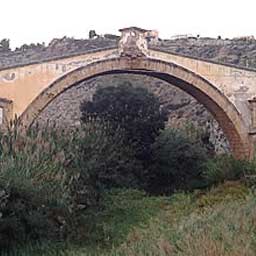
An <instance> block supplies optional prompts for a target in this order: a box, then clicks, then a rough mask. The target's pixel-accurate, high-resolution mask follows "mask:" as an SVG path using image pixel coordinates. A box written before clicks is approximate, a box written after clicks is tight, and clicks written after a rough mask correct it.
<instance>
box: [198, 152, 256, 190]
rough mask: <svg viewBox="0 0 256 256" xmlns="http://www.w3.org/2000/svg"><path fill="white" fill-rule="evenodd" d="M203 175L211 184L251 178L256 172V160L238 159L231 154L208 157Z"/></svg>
mask: <svg viewBox="0 0 256 256" xmlns="http://www.w3.org/2000/svg"><path fill="white" fill-rule="evenodd" d="M203 168H204V171H203V176H204V178H205V180H206V181H207V183H208V184H209V185H213V184H218V183H223V182H224V181H236V180H239V179H244V178H246V179H248V180H249V179H250V177H251V176H253V175H255V174H256V165H255V161H252V162H248V161H246V160H237V159H235V158H234V157H232V156H231V155H220V156H216V157H214V158H211V159H208V161H206V163H205V164H204V166H203Z"/></svg>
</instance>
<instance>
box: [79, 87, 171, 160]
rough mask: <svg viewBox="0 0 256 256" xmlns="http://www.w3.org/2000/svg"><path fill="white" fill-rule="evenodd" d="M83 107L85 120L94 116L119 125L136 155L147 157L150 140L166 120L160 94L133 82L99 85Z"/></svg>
mask: <svg viewBox="0 0 256 256" xmlns="http://www.w3.org/2000/svg"><path fill="white" fill-rule="evenodd" d="M80 108H81V112H82V117H81V119H82V121H83V122H85V123H86V122H88V119H91V118H92V117H95V118H99V119H101V120H107V121H108V122H110V124H111V125H112V127H113V129H114V130H115V129H117V128H118V127H120V128H121V129H122V130H123V132H124V139H125V143H127V144H129V145H132V146H133V149H134V150H135V152H136V156H137V158H138V159H140V160H144V161H147V160H148V158H149V157H150V147H151V144H152V143H153V142H154V141H155V138H156V137H157V136H158V135H159V133H160V130H161V129H163V128H164V126H165V121H166V120H167V114H166V112H165V111H164V109H163V108H161V106H160V102H159V100H158V98H157V97H156V96H155V95H154V94H153V93H151V92H149V91H148V90H147V89H146V88H143V87H134V86H132V85H131V84H130V83H124V84H121V85H119V86H116V87H114V86H109V87H102V88H99V89H97V90H96V92H95V94H94V95H93V99H92V101H91V102H86V101H85V102H83V103H82V104H81V107H80Z"/></svg>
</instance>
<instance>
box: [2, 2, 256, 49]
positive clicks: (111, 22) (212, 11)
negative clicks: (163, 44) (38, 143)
mask: <svg viewBox="0 0 256 256" xmlns="http://www.w3.org/2000/svg"><path fill="white" fill-rule="evenodd" d="M0 8H1V9H0V39H1V38H9V39H10V40H11V46H12V48H13V47H16V46H20V45H21V44H24V43H31V42H34V43H37V42H46V43H48V42H49V41H50V40H51V39H52V38H56V37H63V36H64V35H66V36H70V37H72V36H73V37H75V38H87V37H88V32H89V30H90V29H95V30H96V32H97V33H98V34H105V33H114V34H117V33H118V29H119V28H123V27H127V26H138V27H142V28H146V29H157V30H158V31H159V33H160V37H161V38H170V37H171V36H172V35H177V34H193V35H197V34H200V35H201V36H212V37H217V36H218V35H221V36H222V37H235V36H243V35H254V36H256V0H154V1H153V0H126V1H122V0H89V1H87V0H73V1H71V0H41V1H39V0H0Z"/></svg>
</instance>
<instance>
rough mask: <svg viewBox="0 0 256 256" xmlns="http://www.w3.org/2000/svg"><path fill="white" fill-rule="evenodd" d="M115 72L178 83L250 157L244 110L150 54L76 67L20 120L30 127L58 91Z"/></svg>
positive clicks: (235, 148) (237, 150)
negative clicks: (240, 111) (150, 56)
mask: <svg viewBox="0 0 256 256" xmlns="http://www.w3.org/2000/svg"><path fill="white" fill-rule="evenodd" d="M114 73H133V74H142V75H148V76H152V77H155V78H159V79H162V80H164V81H167V82H169V83H170V84H172V85H174V86H177V87H179V88H180V89H182V90H184V91H185V92H187V93H188V94H190V95H192V96H193V97H194V98H195V99H197V100H198V101H199V102H200V103H201V104H203V105H204V106H205V107H206V108H207V109H208V110H209V111H210V112H211V113H212V115H213V116H214V117H215V119H216V120H217V122H218V123H219V124H220V126H221V128H222V129H223V131H224V133H225V135H226V137H227V139H228V141H229V143H230V147H231V150H232V153H233V155H234V156H235V157H237V158H251V157H252V154H253V144H252V142H250V140H249V135H248V131H247V128H246V125H245V124H244V121H243V119H242V116H241V114H240V113H239V112H238V111H237V109H236V108H235V106H234V105H233V104H232V103H231V102H230V101H229V100H228V98H227V97H226V96H225V95H224V94H223V93H222V92H220V91H219V90H218V89H217V88H216V87H215V86H214V85H213V84H211V83H210V82H209V81H207V80H206V79H204V78H203V77H201V76H199V75H197V74H195V73H193V72H192V71H190V70H188V69H185V68H183V67H181V66H178V65H176V64H174V63H169V62H165V61H161V60H156V59H150V58H146V57H145V58H134V59H133V58H124V57H119V58H113V59H107V60H102V61H96V62H94V63H91V64H88V65H85V66H83V67H80V68H77V69H75V70H73V71H71V72H69V73H68V74H65V75H64V76H62V77H60V78H59V79H57V80H56V81H54V82H53V83H52V84H50V85H49V86H48V87H47V88H46V89H45V90H44V91H43V92H42V93H40V94H39V95H38V96H37V97H36V98H35V100H34V101H33V102H32V103H31V104H30V105H29V106H28V107H27V108H26V110H25V111H24V112H23V114H22V115H21V116H20V118H19V120H20V122H21V123H22V124H23V125H24V126H25V127H29V126H30V125H31V124H32V123H33V122H34V120H35V119H36V118H37V116H38V115H39V114H40V113H41V111H42V110H43V109H44V108H45V107H46V106H47V105H48V104H49V103H50V102H51V101H52V100H53V99H54V98H56V97H57V96H58V95H60V94H61V93H62V92H64V91H65V90H67V89H69V88H70V87H72V86H74V85H76V84H78V83H79V82H81V81H84V80H87V79H90V78H93V77H97V76H103V75H106V74H114Z"/></svg>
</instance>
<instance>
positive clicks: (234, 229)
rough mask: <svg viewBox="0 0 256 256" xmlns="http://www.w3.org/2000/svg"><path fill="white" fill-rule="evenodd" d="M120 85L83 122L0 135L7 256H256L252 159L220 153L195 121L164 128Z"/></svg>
mask: <svg viewBox="0 0 256 256" xmlns="http://www.w3.org/2000/svg"><path fill="white" fill-rule="evenodd" d="M122 86H123V87H122ZM120 87H122V88H112V87H110V88H109V89H107V87H106V88H105V89H100V90H99V91H97V92H96V94H95V98H94V99H93V101H92V102H90V103H84V104H83V105H82V106H81V109H82V114H83V115H82V120H83V121H84V124H83V125H82V126H81V127H80V128H77V129H75V130H72V131H65V130H62V129H59V128H57V127H45V128H44V129H39V127H33V128H30V129H28V130H26V131H23V130H22V127H19V126H18V124H17V123H14V124H12V127H11V128H10V129H8V131H7V132H3V133H1V134H0V248H1V255H60V254H59V253H61V255H209V256H210V255H253V254H252V252H253V251H255V249H256V237H255V234H256V230H255V229H254V226H255V223H254V215H253V211H255V209H256V205H255V200H254V198H255V196H254V190H255V185H256V179H255V178H254V177H255V174H256V168H255V167H256V163H255V161H251V162H247V161H245V160H235V159H234V158H232V156H216V157H212V156H211V154H209V151H208V148H207V146H205V144H204V141H203V140H202V137H203V136H202V134H200V133H198V132H195V130H194V129H193V128H192V127H185V129H184V130H182V131H177V130H173V129H170V128H165V129H164V120H165V119H166V117H165V114H164V111H163V110H161V106H160V104H159V102H158V101H157V100H156V99H154V97H153V96H152V95H151V94H148V93H147V91H146V90H145V89H138V88H133V87H132V85H130V84H126V85H121V86H120ZM111 97H113V98H111ZM130 104H132V105H130ZM148 105H150V107H149V106H148ZM126 111H127V112H126ZM162 111H163V112H162ZM20 128H21V129H20ZM142 156H143V157H142ZM221 184H222V185H221ZM238 235H240V236H241V239H238V238H237V236H238ZM201 241H204V243H203V245H202V243H201ZM243 248H246V249H243Z"/></svg>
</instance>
